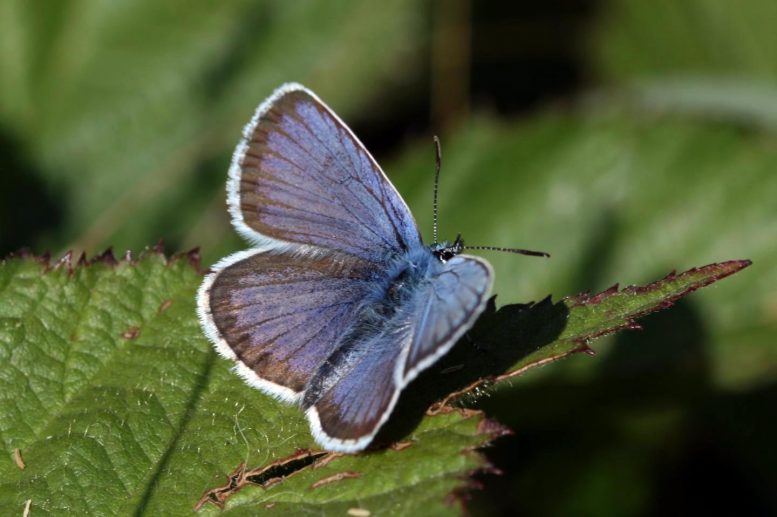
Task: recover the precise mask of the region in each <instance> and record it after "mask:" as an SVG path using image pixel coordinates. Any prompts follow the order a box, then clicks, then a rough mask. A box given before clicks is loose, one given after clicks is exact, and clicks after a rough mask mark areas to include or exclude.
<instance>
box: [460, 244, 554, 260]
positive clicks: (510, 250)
mask: <svg viewBox="0 0 777 517" xmlns="http://www.w3.org/2000/svg"><path fill="white" fill-rule="evenodd" d="M464 248H465V249H468V250H487V251H505V252H507V253H517V254H519V255H530V256H532V257H547V258H550V253H545V252H544V251H532V250H522V249H518V248H497V247H495V246H464Z"/></svg>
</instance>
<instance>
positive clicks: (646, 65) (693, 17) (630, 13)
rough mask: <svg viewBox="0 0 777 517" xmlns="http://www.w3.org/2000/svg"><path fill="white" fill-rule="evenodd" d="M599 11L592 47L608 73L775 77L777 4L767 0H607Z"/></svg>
mask: <svg viewBox="0 0 777 517" xmlns="http://www.w3.org/2000/svg"><path fill="white" fill-rule="evenodd" d="M602 11H603V12H604V13H605V15H604V16H603V17H602V18H601V19H600V20H599V22H598V25H597V27H595V30H594V34H595V35H596V37H595V38H594V46H593V48H594V50H595V57H596V60H597V61H598V62H597V63H596V64H598V65H599V68H600V70H601V71H602V72H603V73H604V74H605V75H607V76H609V77H613V78H616V79H624V78H632V79H633V78H645V77H656V76H667V75H674V74H678V73H679V74H683V75H686V74H689V73H690V74H699V73H700V74H704V75H710V76H711V75H718V76H724V77H726V76H740V77H744V78H748V77H749V78H760V79H766V78H769V79H772V80H776V79H777V63H776V62H775V60H774V59H773V56H774V55H775V52H777V33H775V31H774V27H773V23H772V20H774V17H775V16H777V6H775V4H774V2H771V1H770V0H750V1H748V2H744V3H741V2H740V3H735V2H727V1H726V0H686V1H684V2H673V1H672V0H654V1H650V2H645V1H642V0H608V1H607V2H605V5H604V6H603V9H602Z"/></svg>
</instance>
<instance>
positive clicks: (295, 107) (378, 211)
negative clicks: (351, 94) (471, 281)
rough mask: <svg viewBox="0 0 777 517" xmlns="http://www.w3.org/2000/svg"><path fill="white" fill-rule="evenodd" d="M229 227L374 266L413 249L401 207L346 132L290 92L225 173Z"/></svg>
mask: <svg viewBox="0 0 777 517" xmlns="http://www.w3.org/2000/svg"><path fill="white" fill-rule="evenodd" d="M230 175H231V181H230V189H231V192H230V205H231V206H230V208H231V211H232V215H233V220H234V222H235V224H236V226H237V227H238V229H241V231H242V233H243V234H244V235H245V236H247V237H248V238H251V239H253V240H254V241H258V242H260V243H262V244H267V242H266V241H265V240H264V239H267V238H269V239H270V240H271V241H276V242H284V243H296V244H300V245H304V246H317V247H321V248H326V249H329V250H336V251H340V252H345V253H349V254H352V255H355V256H357V257H360V258H364V259H367V260H371V261H373V262H381V261H383V260H385V259H386V257H387V256H390V255H396V254H398V253H401V252H403V251H406V250H407V249H409V248H411V247H413V246H418V245H420V237H419V234H418V229H417V227H416V224H415V221H414V220H413V216H412V215H411V214H410V211H409V209H408V208H407V205H405V203H404V201H403V200H402V198H401V197H400V196H399V194H397V192H396V190H395V189H394V187H393V186H392V185H391V183H389V181H388V179H387V178H386V176H385V175H384V174H383V172H382V171H381V170H380V168H379V167H378V165H377V163H376V162H375V160H374V159H373V158H372V157H371V156H370V154H369V153H368V152H367V151H366V149H364V147H363V146H362V144H361V143H360V142H359V141H358V140H357V139H356V137H355V136H354V135H353V133H351V131H350V130H349V129H348V128H347V127H346V126H345V125H344V124H343V123H342V122H341V121H340V119H339V118H337V116H336V115H335V114H334V113H333V112H332V111H331V110H330V109H329V108H328V107H327V106H326V105H324V104H323V103H322V102H321V101H320V100H319V99H318V98H317V97H315V95H313V94H312V93H311V92H309V91H308V90H306V89H304V88H302V87H301V86H297V85H289V86H286V87H284V88H282V89H280V90H278V92H276V93H275V94H274V95H273V96H272V97H271V98H270V99H269V100H268V101H267V102H265V103H264V104H263V105H262V106H261V107H260V108H259V110H258V112H257V115H256V116H255V118H254V120H253V121H252V122H251V124H249V125H248V126H247V127H246V131H245V139H244V142H243V144H242V145H241V146H240V147H239V148H238V150H237V151H236V153H235V157H234V159H233V166H232V170H231V171H230Z"/></svg>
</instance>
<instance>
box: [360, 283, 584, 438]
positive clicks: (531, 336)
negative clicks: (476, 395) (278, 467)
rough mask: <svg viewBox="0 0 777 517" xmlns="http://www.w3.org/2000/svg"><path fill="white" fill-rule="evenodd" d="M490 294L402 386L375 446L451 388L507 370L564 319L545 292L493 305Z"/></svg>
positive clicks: (400, 434) (399, 434)
mask: <svg viewBox="0 0 777 517" xmlns="http://www.w3.org/2000/svg"><path fill="white" fill-rule="evenodd" d="M495 299H496V297H495V296H494V297H492V298H491V299H490V300H489V301H488V305H487V307H486V310H485V311H483V314H481V315H480V317H479V318H478V320H477V322H476V323H475V325H474V326H473V328H472V329H471V330H470V331H469V332H467V333H466V334H465V335H464V337H462V338H461V339H460V340H459V341H458V342H457V343H456V345H454V347H453V348H452V349H451V351H450V352H449V353H448V354H446V355H445V356H444V357H443V359H441V360H440V361H439V362H438V363H436V364H435V365H434V366H432V367H431V368H429V369H428V370H426V371H424V372H423V373H421V375H419V376H418V378H417V379H415V380H414V381H413V382H411V383H410V384H409V385H408V386H407V388H405V390H404V391H403V392H402V395H401V396H400V398H399V401H398V403H397V407H396V409H395V410H394V412H393V414H392V417H391V418H390V419H389V421H388V422H387V423H386V425H385V426H384V427H383V429H381V431H380V432H379V433H378V436H377V437H376V439H375V442H374V443H375V444H376V446H378V447H380V446H381V445H382V446H385V445H386V444H391V443H395V442H399V441H401V440H402V439H404V438H405V437H407V435H409V434H410V433H411V432H412V431H413V430H414V429H415V428H416V427H417V426H418V425H419V423H420V422H421V420H422V419H423V417H424V415H425V414H426V413H427V410H428V409H429V408H430V407H431V406H432V405H433V404H435V403H437V402H439V401H441V400H444V399H445V398H446V397H447V396H448V395H450V394H451V393H455V392H458V391H460V390H463V389H465V388H467V387H468V386H472V385H473V384H475V383H477V382H478V381H480V380H483V379H490V378H494V377H496V376H498V375H501V374H503V373H505V372H507V371H508V370H509V369H510V368H511V367H512V366H514V365H515V364H516V363H517V362H519V361H520V360H521V359H523V358H525V357H527V356H528V355H530V354H531V353H533V352H535V351H537V350H538V349H540V348H542V347H543V346H545V345H547V344H549V343H552V342H553V341H555V340H556V339H557V338H558V336H559V335H560V334H561V332H562V331H563V330H564V328H565V327H566V324H567V316H568V314H569V309H568V308H567V306H566V305H565V304H564V303H562V302H558V303H553V302H552V301H551V298H550V296H548V297H547V298H545V299H544V300H542V301H540V302H538V303H528V304H510V305H505V306H503V307H500V308H499V309H498V310H497V309H496V303H495Z"/></svg>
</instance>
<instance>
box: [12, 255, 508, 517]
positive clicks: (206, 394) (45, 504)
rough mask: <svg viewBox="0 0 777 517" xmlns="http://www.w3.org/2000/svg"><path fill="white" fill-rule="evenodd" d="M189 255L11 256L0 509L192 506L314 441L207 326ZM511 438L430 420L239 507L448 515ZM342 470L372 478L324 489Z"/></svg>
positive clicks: (493, 429) (490, 429)
mask: <svg viewBox="0 0 777 517" xmlns="http://www.w3.org/2000/svg"><path fill="white" fill-rule="evenodd" d="M191 260H192V257H189V260H187V257H178V258H174V259H172V260H166V259H165V258H164V257H163V256H162V255H161V254H159V253H154V252H146V253H144V254H143V255H142V256H141V257H140V258H139V259H138V260H137V261H131V262H127V261H121V262H119V263H118V264H117V263H115V261H114V260H113V258H112V256H110V255H105V256H103V257H102V258H101V259H99V260H96V261H94V262H91V263H89V264H83V263H82V264H80V265H78V266H76V267H74V268H72V269H71V267H70V265H69V257H66V258H65V259H64V260H63V261H60V262H59V263H57V264H55V265H53V266H52V265H49V264H47V263H46V262H45V261H41V260H36V259H30V258H21V259H10V260H7V261H5V262H4V263H3V264H2V266H0V361H2V364H3V365H4V367H3V368H2V370H0V426H2V427H0V439H1V440H2V443H3V445H4V450H5V451H6V452H7V456H6V457H7V458H8V461H5V462H0V480H1V481H0V512H2V513H3V514H16V513H19V512H21V510H22V508H23V506H24V504H25V502H26V501H27V500H31V501H32V503H31V507H32V513H33V515H43V514H61V513H73V514H118V515H127V514H133V513H137V514H140V513H146V514H149V515H160V514H167V515H169V514H182V513H188V512H190V511H191V509H192V508H193V506H194V505H195V503H196V502H197V501H198V499H199V498H200V496H201V495H202V494H203V492H205V491H206V490H207V489H209V488H214V487H218V486H220V485H221V484H223V481H224V480H225V478H226V476H227V475H228V474H229V473H230V472H231V471H233V470H234V469H235V468H236V467H237V466H238V465H239V464H241V463H245V464H246V465H248V467H249V468H254V467H261V466H263V465H265V464H270V463H272V462H274V461H277V460H280V459H282V458H285V457H289V456H291V455H294V454H295V453H296V452H297V451H298V450H300V449H310V448H313V446H314V443H313V441H312V438H311V436H310V433H309V431H308V425H307V422H306V421H305V419H304V417H303V415H302V413H301V412H300V411H299V410H298V409H297V408H294V407H290V406H287V405H284V404H281V403H278V402H277V401H275V400H273V399H271V398H269V397H267V396H264V395H263V394H261V393H259V392H257V391H256V390H253V389H250V388H249V387H247V386H246V385H245V384H244V383H243V382H242V381H241V380H240V379H239V378H238V377H237V376H236V375H234V374H233V373H231V372H230V370H229V368H230V366H231V365H230V364H229V362H228V361H225V360H223V359H220V358H217V355H216V354H215V352H214V351H213V350H212V348H211V346H210V344H209V343H208V342H207V340H206V339H205V338H204V336H203V335H202V332H201V331H200V328H199V324H198V322H197V320H196V317H195V313H194V298H195V292H196V289H197V287H198V285H199V283H200V282H201V276H200V274H199V273H198V272H197V270H196V268H195V267H193V266H192V265H191V263H190V262H191ZM499 432H501V431H500V428H499V427H498V426H493V425H488V422H487V421H486V420H484V419H483V417H482V415H481V414H480V413H476V412H452V413H448V414H445V415H440V416H438V417H434V418H427V419H425V420H424V421H423V422H422V423H421V424H420V425H419V426H418V427H417V428H415V429H414V430H413V432H412V433H411V434H410V435H409V436H406V437H405V440H406V441H407V442H409V447H406V448H404V449H402V450H399V449H400V448H397V450H394V449H386V450H382V451H377V452H374V453H370V454H363V455H357V456H347V457H340V458H336V459H334V460H333V461H331V462H330V463H328V464H327V465H325V466H321V467H320V468H316V469H312V468H305V469H303V470H301V471H300V472H298V473H297V474H295V475H294V476H292V477H289V478H288V479H286V480H284V481H283V483H281V484H278V485H275V486H273V487H269V488H267V489H260V488H257V487H253V488H246V489H244V490H242V491H240V492H239V493H237V494H236V495H235V496H234V497H232V498H230V499H229V501H228V504H227V507H228V508H230V509H237V510H240V511H243V512H248V513H250V512H252V511H256V509H257V508H259V509H261V508H263V506H264V505H266V504H271V503H274V504H276V506H277V507H278V509H279V510H280V509H281V508H283V509H284V510H283V511H284V512H287V511H289V512H293V513H300V514H301V513H304V512H305V511H306V510H309V509H311V508H316V509H323V510H327V511H331V512H333V513H335V514H343V513H344V512H345V511H347V510H348V509H349V508H355V507H367V508H370V509H372V510H373V514H376V513H377V514H379V513H380V512H381V511H382V510H385V511H386V512H389V513H390V512H392V511H393V510H397V511H402V512H408V513H418V512H420V511H421V510H423V512H424V513H426V512H427V511H428V512H431V513H449V512H450V507H449V506H448V505H447V504H446V502H445V501H446V497H448V496H449V494H451V493H452V492H453V491H454V490H455V489H456V488H458V487H460V486H461V485H462V483H463V481H462V477H463V476H465V475H466V474H467V473H468V472H470V471H472V470H475V469H478V468H481V467H483V460H482V459H481V458H480V456H479V455H477V454H475V453H473V452H469V451H472V450H473V449H474V448H475V447H478V446H480V445H483V444H484V443H485V442H487V441H488V440H489V439H491V438H492V437H493V436H495V435H496V434H498V433H499ZM15 449H19V451H20V454H21V458H22V461H23V462H24V463H25V464H26V466H25V468H24V469H23V470H21V469H20V468H19V467H18V466H17V465H16V464H14V462H13V461H11V455H12V453H13V451H14V450H15ZM341 472H350V473H357V475H358V477H356V478H354V479H349V478H345V479H342V480H340V481H336V482H331V483H326V484H323V485H321V486H317V487H316V488H312V486H313V484H314V483H316V482H319V481H321V480H324V479H330V480H331V476H333V475H336V474H338V473H341ZM215 509H216V508H215V506H213V505H211V504H208V505H205V507H204V508H203V510H202V511H203V512H212V511H214V510H215Z"/></svg>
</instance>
